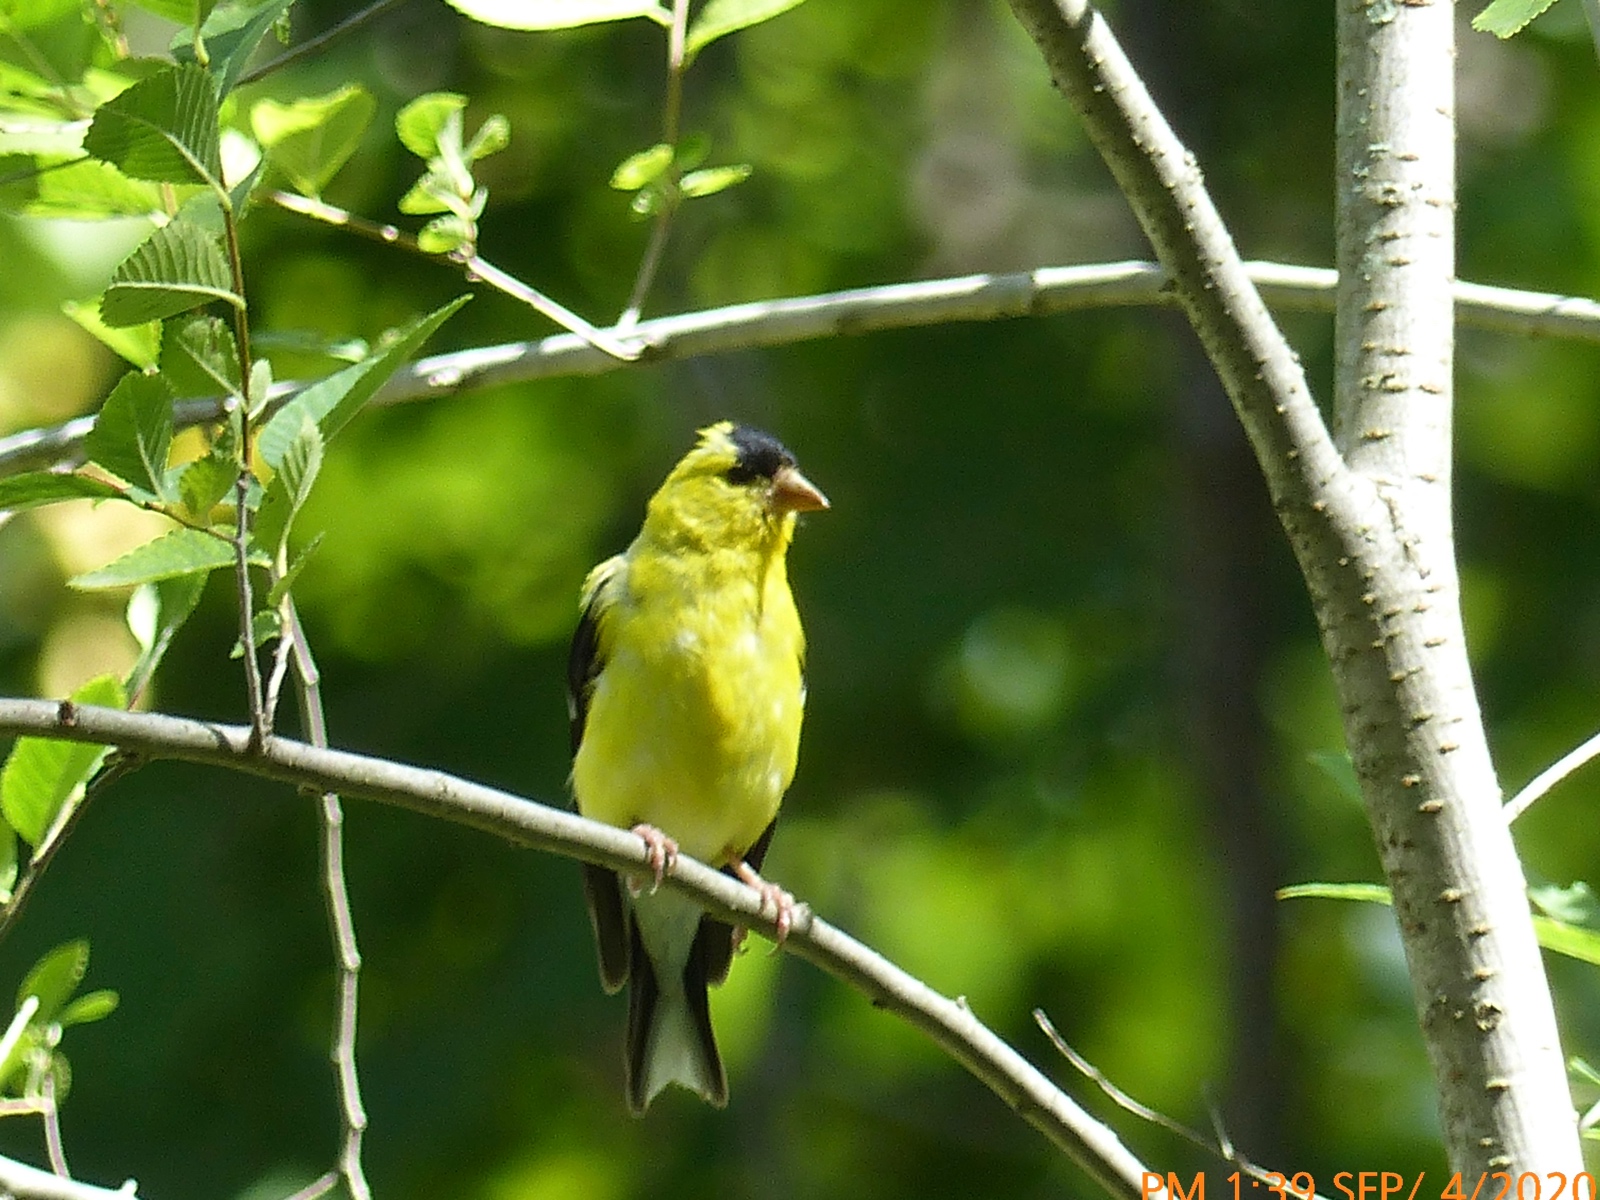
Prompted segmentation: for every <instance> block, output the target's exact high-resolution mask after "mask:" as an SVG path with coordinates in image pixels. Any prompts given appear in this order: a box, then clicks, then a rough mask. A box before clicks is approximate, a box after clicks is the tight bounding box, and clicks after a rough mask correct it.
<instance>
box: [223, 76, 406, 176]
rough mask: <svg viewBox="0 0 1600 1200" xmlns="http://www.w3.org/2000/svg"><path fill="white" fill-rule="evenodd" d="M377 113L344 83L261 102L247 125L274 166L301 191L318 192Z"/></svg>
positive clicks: (366, 95) (367, 98)
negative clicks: (292, 97) (302, 96)
mask: <svg viewBox="0 0 1600 1200" xmlns="http://www.w3.org/2000/svg"><path fill="white" fill-rule="evenodd" d="M377 111H378V104H377V101H375V100H374V99H373V98H372V94H371V93H370V92H368V91H367V90H366V89H365V88H362V87H358V86H356V85H354V84H349V85H346V86H345V87H342V88H340V89H339V90H338V91H336V92H329V93H328V94H327V95H325V96H313V97H309V98H307V99H303V100H295V101H292V102H290V103H287V104H280V103H279V102H278V101H276V100H263V101H261V102H260V103H259V104H257V105H256V106H255V107H254V108H253V109H251V110H250V128H251V129H252V130H254V131H255V135H256V138H257V139H258V140H259V141H260V142H261V144H262V146H264V147H265V148H266V150H267V156H268V158H269V159H271V161H272V163H273V165H275V166H276V167H278V168H279V169H280V170H282V171H283V173H284V174H286V175H287V176H288V177H289V179H290V181H291V182H292V183H293V184H294V186H295V187H296V188H298V189H299V190H300V191H301V192H303V193H305V194H306V195H308V196H317V195H321V193H322V189H323V188H325V187H326V186H327V185H328V181H329V180H330V179H332V178H333V177H334V175H335V174H336V173H337V172H338V170H339V168H340V167H342V166H344V164H345V163H346V162H347V161H348V160H349V158H350V156H351V155H352V154H354V153H355V151H356V148H357V147H358V146H359V145H360V144H361V135H362V134H363V133H365V132H366V129H367V126H368V125H370V124H371V123H372V118H373V116H374V115H375V114H376V113H377Z"/></svg>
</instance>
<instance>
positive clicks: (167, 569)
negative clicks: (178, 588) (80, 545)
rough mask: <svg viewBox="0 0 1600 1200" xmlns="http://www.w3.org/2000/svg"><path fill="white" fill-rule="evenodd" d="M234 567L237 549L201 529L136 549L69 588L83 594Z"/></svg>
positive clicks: (167, 535) (70, 582) (180, 531)
mask: <svg viewBox="0 0 1600 1200" xmlns="http://www.w3.org/2000/svg"><path fill="white" fill-rule="evenodd" d="M232 565H233V547H232V546H231V545H230V544H229V543H228V542H226V541H224V540H223V539H222V538H220V537H215V536H213V535H211V534H209V533H202V532H201V531H200V530H198V529H174V530H172V532H170V533H165V534H162V535H161V536H160V537H158V538H156V539H155V540H154V541H149V542H146V543H145V544H144V545H142V546H135V547H134V548H133V549H132V550H129V551H128V552H127V553H126V554H124V555H123V556H122V557H121V558H118V559H115V560H114V561H112V562H109V563H107V564H106V565H105V566H103V567H100V568H99V569H98V570H94V571H86V572H85V573H84V574H82V575H79V576H78V577H77V578H75V579H69V580H68V581H67V583H68V585H69V586H71V587H75V588H79V589H81V590H83V591H91V592H92V591H97V590H100V589H102V588H118V587H129V586H131V585H133V584H137V583H149V582H152V581H154V580H159V579H176V578H178V577H179V576H181V575H192V574H194V573H195V572H206V571H215V570H217V569H218V568H219V567H231V566H232Z"/></svg>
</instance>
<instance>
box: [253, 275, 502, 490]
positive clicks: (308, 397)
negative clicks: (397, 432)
mask: <svg viewBox="0 0 1600 1200" xmlns="http://www.w3.org/2000/svg"><path fill="white" fill-rule="evenodd" d="M469 299H471V297H470V296H459V297H457V298H456V299H454V300H452V301H451V302H450V303H449V304H446V305H444V306H443V307H442V308H439V309H435V310H434V311H433V312H431V313H429V314H428V315H427V316H425V317H421V318H419V319H418V320H415V321H413V322H411V323H410V324H409V325H407V326H405V327H404V328H403V329H401V330H399V331H398V332H397V333H396V334H395V335H394V337H393V338H391V339H390V340H389V341H387V342H386V343H385V344H384V345H383V346H382V348H381V349H379V351H378V352H377V353H376V354H374V355H373V356H372V357H371V358H368V359H365V360H364V361H362V362H358V363H356V364H355V365H354V366H351V367H346V368H345V369H344V370H342V371H339V372H336V373H335V374H333V375H330V376H328V377H327V378H326V379H323V380H321V381H319V382H317V383H314V384H312V385H311V386H310V387H308V388H307V389H306V390H305V391H303V392H301V393H300V394H299V395H297V396H296V397H295V398H294V399H293V400H290V401H289V402H288V403H287V404H285V405H284V406H283V407H282V408H280V409H279V410H278V411H277V413H276V414H275V415H274V416H273V417H272V419H271V420H270V421H268V422H267V423H266V424H265V425H264V426H262V429H261V434H260V436H259V437H258V438H257V440H256V452H257V453H258V454H260V455H261V460H262V461H263V462H264V463H266V464H267V465H268V466H269V467H271V468H272V469H273V470H274V471H276V470H278V469H279V468H280V467H281V466H282V464H283V456H284V454H285V452H286V451H287V450H288V447H289V444H290V442H292V441H293V440H294V437H295V434H296V433H297V432H298V431H299V429H300V420H301V417H302V416H309V417H310V418H311V419H312V420H313V421H314V422H316V425H317V428H318V429H319V430H320V431H321V433H322V440H323V441H324V442H325V443H326V442H328V441H331V440H332V438H333V436H334V435H335V434H336V433H338V432H339V430H341V429H343V428H344V426H345V424H346V422H348V421H349V420H350V418H351V417H353V416H355V415H356V413H357V412H358V411H359V410H360V409H361V406H362V405H364V404H365V403H366V402H367V401H368V400H370V399H372V397H373V396H374V395H375V394H376V393H377V391H378V389H379V388H380V387H382V386H383V384H384V383H385V382H386V381H387V380H388V378H389V376H390V375H392V374H394V373H395V372H396V371H398V370H399V369H400V368H401V367H402V366H404V365H405V363H406V361H407V360H408V359H409V358H410V357H411V356H412V355H413V354H414V353H416V351H417V348H418V347H419V346H421V345H422V343H423V342H425V341H426V340H427V339H428V338H429V337H431V336H432V335H433V332H434V330H436V329H438V328H439V326H441V325H443V324H444V323H445V321H447V320H448V319H449V318H450V317H451V316H453V315H454V314H455V312H456V310H457V309H459V308H460V307H461V306H462V305H463V304H465V303H466V302H467V301H468V300H469Z"/></svg>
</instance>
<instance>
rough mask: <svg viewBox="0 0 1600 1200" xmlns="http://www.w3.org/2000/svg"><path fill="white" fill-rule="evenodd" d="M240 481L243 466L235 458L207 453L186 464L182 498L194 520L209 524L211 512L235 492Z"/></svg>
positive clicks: (181, 480)
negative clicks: (224, 498) (240, 471)
mask: <svg viewBox="0 0 1600 1200" xmlns="http://www.w3.org/2000/svg"><path fill="white" fill-rule="evenodd" d="M238 478H239V466H238V464H237V463H235V462H234V461H233V460H232V459H231V458H228V457H226V456H224V455H221V454H216V453H211V454H205V455H202V456H201V457H199V458H197V459H195V460H194V461H193V462H191V463H186V464H184V467H183V472H182V474H181V475H179V476H178V495H179V496H180V497H181V498H182V500H183V506H184V508H186V509H188V510H189V516H190V517H191V518H192V519H193V520H194V521H196V522H200V523H205V522H209V521H210V519H211V510H212V509H213V508H215V507H216V506H217V504H218V502H219V501H221V499H222V498H223V497H224V496H226V495H227V494H228V493H229V492H231V491H232V490H233V487H234V484H235V483H236V482H237V481H238ZM230 523H231V522H230Z"/></svg>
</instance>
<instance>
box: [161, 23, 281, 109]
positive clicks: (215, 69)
mask: <svg viewBox="0 0 1600 1200" xmlns="http://www.w3.org/2000/svg"><path fill="white" fill-rule="evenodd" d="M293 3H294V0H265V3H261V2H259V0H258V2H256V3H250V2H240V0H233V2H230V3H224V4H219V5H217V7H216V8H215V9H213V10H212V11H211V13H210V15H209V16H207V17H206V19H205V24H203V25H202V26H201V27H200V37H201V40H202V41H203V42H204V43H205V47H206V54H207V55H208V56H209V57H210V60H211V74H212V75H214V76H215V77H216V80H217V90H218V92H219V93H220V94H221V95H223V96H226V95H227V94H228V93H229V92H231V91H232V90H233V85H234V84H235V83H236V82H237V81H238V79H239V76H240V74H242V73H243V71H244V69H245V66H246V65H247V64H248V63H249V61H250V57H251V55H253V54H254V53H255V52H256V47H258V46H259V45H261V41H262V39H263V38H265V37H266V36H267V34H268V33H270V32H271V31H272V29H273V27H274V26H276V25H277V24H278V22H279V20H280V18H282V17H283V15H284V14H285V13H286V12H288V11H289V7H290V6H291V5H292V4H293ZM188 23H189V24H190V25H191V26H192V24H193V22H192V21H191V22H188ZM172 54H173V57H174V58H176V59H178V60H179V61H180V62H192V61H193V60H194V37H193V35H192V34H191V33H189V31H188V30H183V31H181V32H180V33H179V34H178V35H177V36H176V37H174V38H173V42H172Z"/></svg>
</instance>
